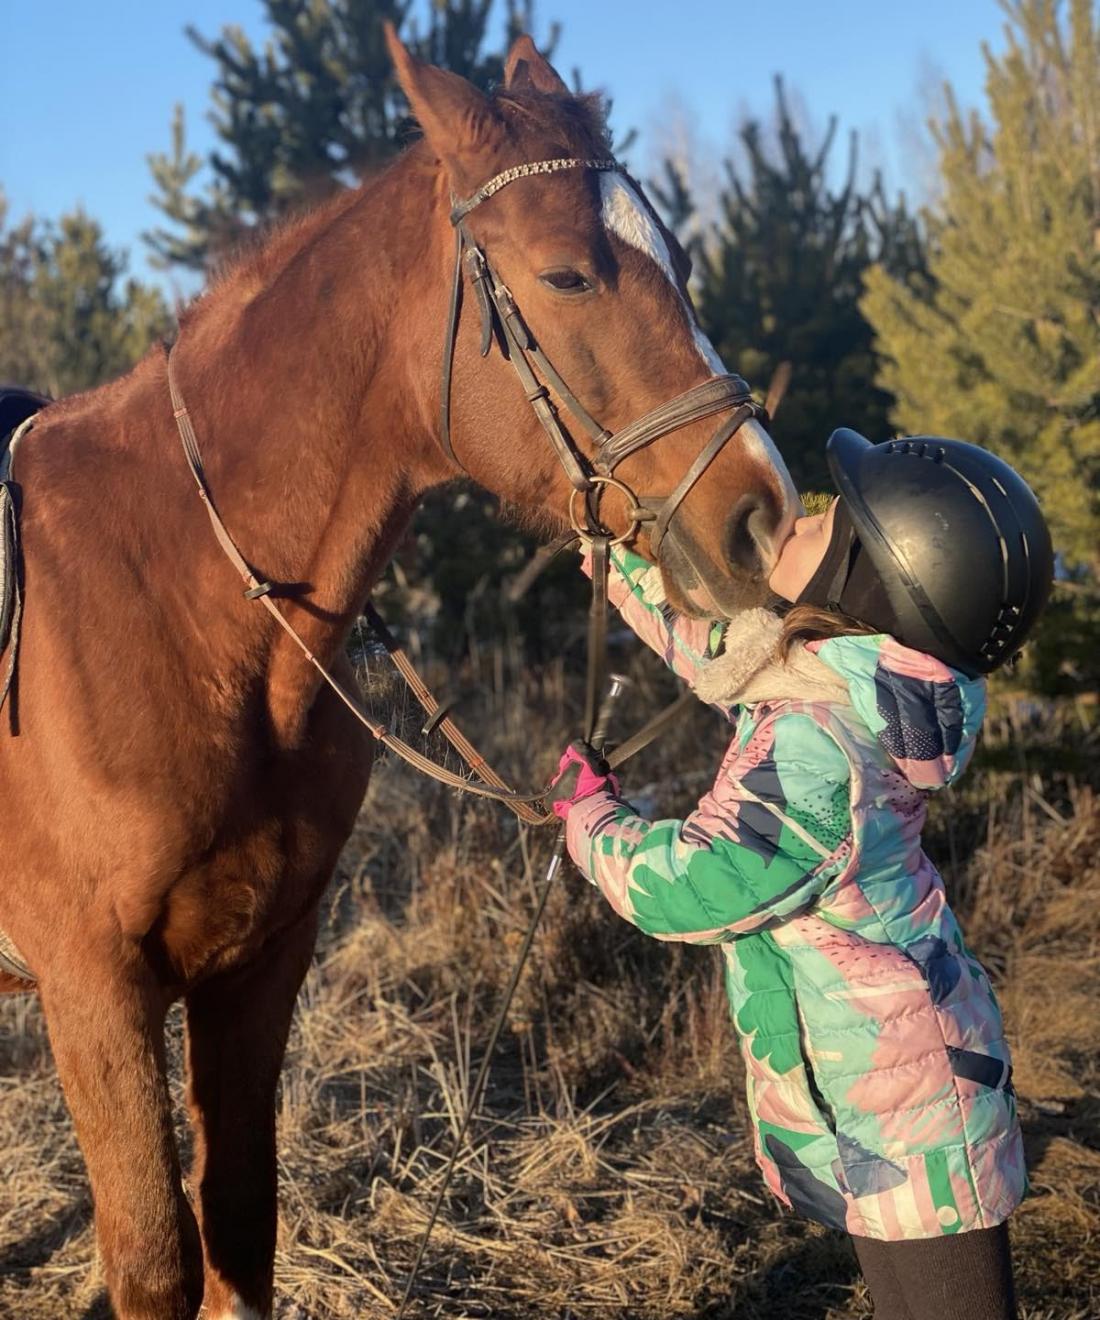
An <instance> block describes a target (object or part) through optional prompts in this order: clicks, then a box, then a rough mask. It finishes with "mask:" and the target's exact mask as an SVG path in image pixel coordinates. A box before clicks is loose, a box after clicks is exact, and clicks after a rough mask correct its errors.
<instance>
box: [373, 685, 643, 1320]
mask: <svg viewBox="0 0 1100 1320" xmlns="http://www.w3.org/2000/svg"><path fill="white" fill-rule="evenodd" d="M629 684H630V680H629V679H628V678H627V677H626V676H625V675H624V674H611V675H610V677H609V679H608V686H607V693H606V695H605V696H604V699H603V702H602V703H601V705H600V709H599V713H598V715H597V716H596V719H595V724H594V727H593V728H592V729H591V730H590V731H588V730H586V732H587V733H588V741H589V742H590V743H591V745H592V746H593V747H594V748H595V749H596V751H598V752H600V751H603V748H604V745H605V744H606V742H607V737H608V734H609V732H610V729H611V718H612V716H613V714H614V712H615V707H616V705H617V704H618V700H619V698H620V697H621V696H622V694H623V692H624V691H625V689H626V688H627V687H628V686H629ZM564 858H565V825H564V824H562V826H561V828H560V829H559V830H558V834H557V838H556V839H555V840H554V850H553V852H552V853H551V854H550V861H549V862H548V863H547V867H546V874H545V875H544V876H543V880H542V884H541V885H540V886H539V890H538V893H537V895H536V898H535V910H534V911H533V912H532V914H531V920H530V921H529V922H528V923H527V930H526V931H525V932H524V936H523V943H522V944H521V945H520V950H519V953H518V954H517V955H516V961H515V964H514V966H513V967H512V973H511V975H510V976H509V977H508V984H507V986H506V987H505V990H504V997H503V998H502V999H501V1001H500V1007H499V1008H498V1009H497V1013H496V1017H495V1018H494V1019H493V1025H492V1029H491V1030H490V1032H489V1039H488V1042H487V1043H486V1046H485V1052H484V1054H483V1055H482V1056H481V1063H480V1065H479V1066H478V1070H477V1075H476V1076H475V1078H474V1084H473V1086H472V1087H471V1088H470V1094H469V1096H468V1098H467V1100H466V1108H465V1109H464V1111H463V1114H462V1121H461V1122H460V1123H459V1125H458V1132H457V1133H456V1135H455V1143H454V1148H453V1150H452V1151H451V1157H450V1159H449V1160H448V1161H447V1167H446V1169H444V1171H443V1179H442V1181H441V1182H440V1184H439V1188H438V1190H437V1191H436V1194H435V1199H434V1200H433V1202H432V1208H431V1213H430V1214H429V1215H428V1222H427V1224H426V1225H425V1228H424V1232H423V1235H422V1236H421V1238H420V1244H419V1246H418V1247H417V1250H416V1259H415V1260H414V1261H413V1267H412V1272H411V1273H410V1274H409V1277H408V1280H407V1281H406V1283H405V1291H404V1294H403V1295H402V1298H401V1305H400V1307H399V1308H398V1312H397V1320H403V1317H404V1315H405V1312H406V1310H407V1309H408V1305H409V1302H410V1300H411V1298H412V1291H413V1288H414V1286H415V1285H416V1280H417V1277H418V1276H419V1274H420V1267H421V1265H422V1264H423V1262H424V1253H425V1252H426V1251H427V1249H428V1242H429V1240H430V1239H431V1236H432V1230H433V1229H434V1228H435V1225H436V1221H437V1220H438V1218H439V1212H440V1210H441V1209H442V1207H443V1201H444V1198H445V1197H446V1195H447V1189H448V1188H449V1187H450V1185H451V1178H452V1177H453V1176H454V1171H455V1166H456V1164H457V1162H458V1157H459V1155H460V1154H461V1153H462V1144H463V1142H464V1141H465V1140H466V1133H467V1131H468V1130H469V1127H470V1123H471V1121H472V1120H473V1116H474V1113H475V1112H476V1110H477V1107H478V1105H479V1104H480V1103H481V1097H482V1093H483V1092H484V1090H485V1084H486V1082H488V1080H489V1067H490V1065H491V1063H492V1059H493V1055H494V1053H495V1052H496V1047H497V1042H498V1041H499V1039H500V1033H501V1031H503V1029H504V1023H505V1022H506V1021H507V1018H508V1010H509V1009H510V1008H511V1006H512V999H513V998H514V996H515V993H516V988H517V986H518V985H519V981H520V977H521V976H522V975H523V969H524V966H525V965H526V963H527V956H528V954H529V953H530V952H531V945H532V944H533V943H534V940H535V933H536V931H537V930H538V927H539V922H540V921H541V920H542V914H543V912H544V911H545V910H546V902H547V899H548V898H549V897H550V890H551V888H552V887H553V884H554V880H555V879H556V878H557V874H558V872H559V871H560V870H561V864H562V861H563V860H564Z"/></svg>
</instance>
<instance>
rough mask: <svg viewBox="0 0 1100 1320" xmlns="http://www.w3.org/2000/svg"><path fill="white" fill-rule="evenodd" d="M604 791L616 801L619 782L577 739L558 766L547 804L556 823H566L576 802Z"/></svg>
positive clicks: (585, 744) (599, 757)
mask: <svg viewBox="0 0 1100 1320" xmlns="http://www.w3.org/2000/svg"><path fill="white" fill-rule="evenodd" d="M606 791H610V792H611V793H613V794H614V795H615V796H616V797H618V795H619V781H618V779H617V778H616V777H615V776H614V775H613V774H612V773H611V770H610V768H609V767H608V764H607V762H606V761H605V760H604V759H603V757H602V756H601V755H600V754H599V752H597V751H596V750H595V749H594V748H592V747H590V746H589V745H588V743H586V742H581V741H580V740H579V739H578V741H576V742H574V743H570V744H569V746H568V747H567V748H566V749H565V752H564V754H563V755H562V758H561V760H560V761H559V762H558V773H557V774H556V775H555V776H554V778H553V780H552V781H551V784H550V791H549V792H548V793H547V795H546V804H547V806H548V807H549V808H550V810H551V811H553V813H554V815H555V816H557V817H558V818H559V820H565V819H566V817H567V816H568V815H569V809H570V807H572V806H573V804H574V803H575V802H580V801H581V800H582V799H583V798H587V797H591V796H592V794H593V793H601V792H606Z"/></svg>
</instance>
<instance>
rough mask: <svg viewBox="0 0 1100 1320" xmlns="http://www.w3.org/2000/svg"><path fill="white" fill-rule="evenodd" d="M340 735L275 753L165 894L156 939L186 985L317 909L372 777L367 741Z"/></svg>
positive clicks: (253, 952) (241, 959)
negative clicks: (260, 777) (261, 779)
mask: <svg viewBox="0 0 1100 1320" xmlns="http://www.w3.org/2000/svg"><path fill="white" fill-rule="evenodd" d="M341 733H342V734H343V736H342V737H340V738H339V739H337V740H335V741H327V740H326V741H321V742H319V743H314V744H312V745H311V748H310V749H309V750H308V751H306V752H295V753H293V754H288V755H287V756H285V757H283V758H279V759H278V760H276V761H275V762H274V763H273V764H272V766H271V767H270V773H269V774H268V775H267V776H265V781H264V783H263V784H258V785H257V786H256V788H255V790H254V791H253V792H252V793H251V794H250V795H248V798H249V800H248V801H247V802H242V801H241V800H240V799H237V800H235V801H233V802H232V803H229V802H227V803H226V808H225V817H224V820H223V821H222V822H221V823H220V828H219V829H218V831H217V837H216V842H215V844H214V845H213V846H212V848H211V849H210V850H209V852H208V853H207V854H206V855H205V856H204V857H203V858H202V859H201V861H199V862H197V863H194V864H192V865H191V866H189V867H188V868H187V869H186V870H185V871H184V872H183V873H182V874H181V875H180V876H179V877H178V879H177V881H176V883H175V884H173V886H172V887H171V889H170V891H169V892H168V893H167V895H166V896H165V900H164V903H163V907H162V909H161V912H160V914H159V915H158V918H157V921H156V938H157V940H158V942H159V943H160V944H161V946H162V948H163V951H164V954H165V955H166V958H167V961H168V963H169V964H170V966H171V967H172V968H173V969H175V971H176V972H178V974H179V975H180V977H181V978H182V980H183V981H184V982H190V981H192V980H194V979H196V978H198V977H202V976H206V975H209V974H211V973H212V972H217V971H222V970H228V969H230V968H232V967H235V966H238V965H240V964H242V963H245V962H248V961H249V960H250V959H251V958H253V957H255V956H257V955H258V954H260V953H261V951H262V949H263V946H264V944H265V942H266V941H267V940H268V939H270V938H271V936H272V935H274V934H275V933H277V932H279V931H282V930H285V929H287V928H288V927H290V926H292V925H294V924H296V923H297V922H299V921H301V920H303V918H305V917H307V916H308V915H309V914H310V913H311V912H313V911H314V910H315V908H316V906H317V904H318V902H319V900H320V897H321V894H322V893H323V891H324V888H325V885H326V884H327V882H328V880H329V877H330V876H331V874H332V871H333V869H334V867H335V865H336V862H337V860H338V858H339V854H340V850H341V848H342V847H343V845H344V843H345V841H346V840H347V837H348V835H349V834H350V833H351V830H352V827H353V825H354V823H355V818H356V815H357V813H358V810H359V807H360V805H361V803H362V800H363V794H364V793H365V791H366V786H367V781H368V778H369V774H370V763H371V759H372V758H371V749H372V746H373V744H372V743H371V742H370V741H369V740H363V739H361V738H360V737H359V736H358V735H357V734H354V733H353V732H352V731H350V730H347V729H346V726H345V730H342V731H341Z"/></svg>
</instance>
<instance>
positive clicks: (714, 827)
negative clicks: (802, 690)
mask: <svg viewBox="0 0 1100 1320" xmlns="http://www.w3.org/2000/svg"><path fill="white" fill-rule="evenodd" d="M849 777H850V771H849V766H848V760H847V757H846V755H845V754H844V752H843V751H842V750H841V749H840V747H839V746H838V745H837V743H836V742H835V741H834V740H833V739H832V738H831V737H830V736H829V734H828V733H826V732H825V731H824V730H823V729H822V728H821V727H820V725H818V724H817V723H815V722H814V721H813V720H812V719H811V718H810V717H809V716H808V715H803V714H799V713H788V714H782V715H779V716H777V717H776V718H775V719H774V720H773V721H772V722H771V724H770V725H769V726H766V727H765V726H761V727H758V728H757V730H756V732H755V733H754V734H753V736H752V738H751V739H750V742H749V745H748V746H747V747H746V749H745V750H744V751H742V752H740V753H736V754H733V752H732V750H731V754H728V755H727V760H726V763H725V764H724V765H723V767H722V770H721V771H720V772H719V775H718V779H717V780H716V782H715V785H714V787H713V788H712V790H711V791H710V793H708V794H707V795H706V796H705V797H704V798H703V799H702V800H701V801H700V803H699V806H698V807H697V808H696V810H695V811H694V812H692V814H691V815H690V816H689V817H688V818H687V819H686V820H657V821H649V820H646V819H644V818H643V817H641V816H639V815H638V814H637V813H636V812H635V810H634V809H633V807H631V806H630V805H629V803H627V802H624V801H622V800H621V799H619V798H616V797H614V796H613V795H612V794H611V793H609V792H602V793H598V794H594V795H593V796H592V797H589V798H585V799H583V800H582V801H581V802H578V803H577V805H576V806H575V807H573V809H572V810H571V811H570V813H569V818H568V821H567V826H566V830H567V833H566V839H567V843H568V847H569V853H570V856H571V857H572V858H573V860H574V862H575V863H576V864H577V866H578V867H579V868H580V870H581V871H582V872H583V873H584V875H585V876H587V878H588V879H589V880H591V881H592V883H593V884H595V885H596V886H597V887H598V888H599V889H600V890H601V891H602V892H603V894H604V897H605V898H606V899H607V900H608V902H609V903H610V904H611V906H612V907H613V908H614V909H615V911H616V912H618V914H619V915H620V916H621V917H625V918H626V920H627V921H630V922H632V923H633V924H634V925H635V926H637V927H638V928H639V929H640V930H642V931H644V932H645V933H646V934H647V935H652V936H654V937H655V938H657V939H663V940H684V941H688V942H690V943H694V944H715V943H720V942H722V941H725V940H729V939H734V938H736V937H737V936H739V935H750V934H755V933H756V932H758V931H761V930H764V929H766V928H767V927H769V926H772V925H775V924H777V923H779V922H781V921H784V920H786V919H788V918H790V917H793V916H797V915H798V914H800V913H801V912H803V911H805V910H806V909H807V908H808V907H809V906H810V905H811V904H812V903H813V902H814V901H815V899H817V897H818V896H819V895H820V894H821V892H822V891H823V889H824V888H825V886H826V885H827V884H828V883H829V881H830V880H832V879H833V878H834V877H835V876H836V875H838V874H839V873H840V872H841V871H842V870H843V869H844V866H845V865H846V862H847V858H848V856H849V855H850V851H851V844H850V839H851V813H850V810H849Z"/></svg>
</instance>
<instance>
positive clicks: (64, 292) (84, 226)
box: [0, 195, 170, 397]
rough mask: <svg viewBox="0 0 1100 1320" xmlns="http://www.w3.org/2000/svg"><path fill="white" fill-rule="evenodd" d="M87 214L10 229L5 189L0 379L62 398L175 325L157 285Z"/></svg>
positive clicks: (0, 219)
mask: <svg viewBox="0 0 1100 1320" xmlns="http://www.w3.org/2000/svg"><path fill="white" fill-rule="evenodd" d="M125 269H126V261H125V258H124V257H123V256H122V255H121V254H120V253H117V252H113V251H112V250H111V249H110V248H109V247H108V246H107V245H106V243H105V242H104V239H103V231H102V229H101V227H100V225H99V224H98V223H97V222H96V221H94V220H92V219H90V218H89V217H88V216H87V215H86V214H85V213H84V212H83V211H81V210H76V211H72V212H70V213H68V214H67V215H64V216H62V217H61V219H60V221H59V222H58V223H57V224H56V225H51V224H42V223H39V222H36V221H35V220H34V218H33V217H28V218H27V219H26V220H24V221H23V222H22V223H21V224H19V225H17V226H15V227H14V228H13V229H10V230H9V229H6V228H5V206H4V202H3V197H2V195H0V381H4V382H9V383H13V384H21V385H27V386H30V387H32V388H35V389H38V390H41V391H43V392H44V393H46V394H51V395H53V396H55V397H59V396H61V395H63V394H70V393H72V392H73V391H75V390H82V389H88V388H90V387H91V386H93V385H98V384H101V383H102V382H103V381H105V380H110V379H111V378H112V377H114V376H117V375H119V374H120V373H122V372H123V371H126V370H127V369H128V368H129V367H131V366H132V365H133V364H134V362H136V361H137V359H138V358H139V357H141V355H142V354H143V353H144V352H145V351H146V349H147V348H148V347H149V346H150V344H152V343H153V341H154V340H155V339H157V338H158V337H160V336H162V335H164V334H165V333H167V331H168V329H169V325H170V321H169V317H168V312H167V309H166V307H165V305H164V300H163V298H162V297H161V295H160V293H159V291H158V290H156V289H154V288H151V287H149V286H148V285H144V284H142V283H141V282H140V281H138V280H134V279H129V280H126V281H125V282H123V277H124V275H125Z"/></svg>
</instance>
